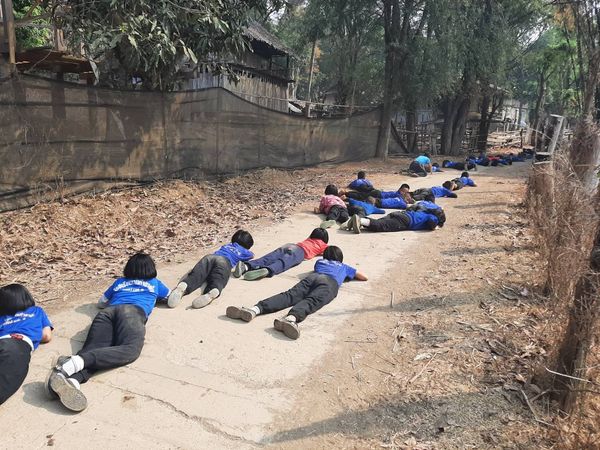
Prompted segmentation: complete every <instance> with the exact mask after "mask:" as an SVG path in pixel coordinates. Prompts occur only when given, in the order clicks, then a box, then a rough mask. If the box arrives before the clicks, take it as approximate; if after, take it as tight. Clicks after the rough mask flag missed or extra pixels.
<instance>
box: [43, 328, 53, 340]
mask: <svg viewBox="0 0 600 450" xmlns="http://www.w3.org/2000/svg"><path fill="white" fill-rule="evenodd" d="M51 340H52V327H44V328H42V340H41V341H40V342H41V343H42V344H47V343H48V342H50V341H51Z"/></svg>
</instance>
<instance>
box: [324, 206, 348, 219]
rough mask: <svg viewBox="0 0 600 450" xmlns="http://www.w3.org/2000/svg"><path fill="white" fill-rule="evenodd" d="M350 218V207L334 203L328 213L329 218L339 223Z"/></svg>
mask: <svg viewBox="0 0 600 450" xmlns="http://www.w3.org/2000/svg"><path fill="white" fill-rule="evenodd" d="M349 218H350V216H349V215H348V209H347V208H343V207H341V206H338V205H333V206H332V207H331V209H330V210H329V213H328V214H327V220H335V221H336V222H339V223H344V222H345V221H346V220H348V219H349Z"/></svg>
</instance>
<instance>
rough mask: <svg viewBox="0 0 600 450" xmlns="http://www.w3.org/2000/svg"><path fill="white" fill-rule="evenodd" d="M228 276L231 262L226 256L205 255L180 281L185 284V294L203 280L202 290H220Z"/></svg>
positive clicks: (192, 290) (193, 289)
mask: <svg viewBox="0 0 600 450" xmlns="http://www.w3.org/2000/svg"><path fill="white" fill-rule="evenodd" d="M230 276H231V263H230V262H229V260H228V259H227V258H225V257H224V256H221V255H206V256H204V257H203V258H202V259H201V260H200V261H198V263H197V264H196V265H195V266H194V268H193V269H192V270H191V271H189V272H188V274H187V275H186V276H185V277H184V278H183V280H181V281H183V282H184V283H186V284H187V289H186V290H185V295H187V294H191V293H192V292H194V291H195V290H196V289H198V288H199V287H200V286H202V284H203V283H204V282H206V288H205V289H204V292H208V291H210V290H211V289H215V288H216V289H218V290H219V292H222V291H223V288H225V286H227V282H228V281H229V277H230ZM204 292H203V293H204Z"/></svg>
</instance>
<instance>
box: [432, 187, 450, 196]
mask: <svg viewBox="0 0 600 450" xmlns="http://www.w3.org/2000/svg"><path fill="white" fill-rule="evenodd" d="M430 189H431V193H432V194H433V196H434V197H456V194H455V193H454V192H452V191H451V190H450V189H446V188H445V187H442V186H432V187H431V188H430Z"/></svg>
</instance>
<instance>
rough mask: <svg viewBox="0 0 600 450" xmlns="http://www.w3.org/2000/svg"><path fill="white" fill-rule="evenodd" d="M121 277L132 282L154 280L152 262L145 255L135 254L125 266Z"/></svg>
mask: <svg viewBox="0 0 600 450" xmlns="http://www.w3.org/2000/svg"><path fill="white" fill-rule="evenodd" d="M123 276H124V277H125V278H129V279H132V280H150V279H152V278H156V265H155V264H154V260H153V259H152V258H151V257H150V255H147V254H146V253H141V252H140V253H136V254H135V255H133V256H132V257H131V258H129V261H127V264H125V269H124V270H123Z"/></svg>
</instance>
